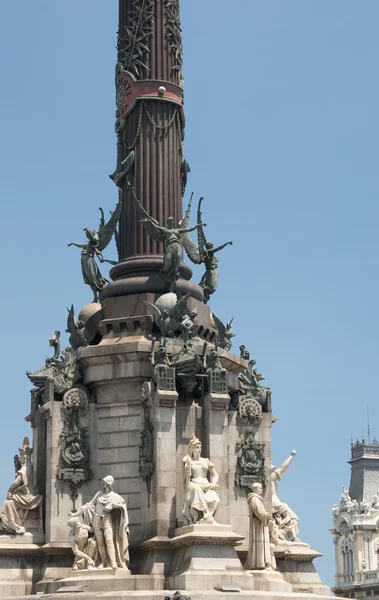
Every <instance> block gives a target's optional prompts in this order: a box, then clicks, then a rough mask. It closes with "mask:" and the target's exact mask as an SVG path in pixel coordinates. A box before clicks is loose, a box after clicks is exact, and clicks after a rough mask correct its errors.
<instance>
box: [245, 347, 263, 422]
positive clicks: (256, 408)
mask: <svg viewBox="0 0 379 600" xmlns="http://www.w3.org/2000/svg"><path fill="white" fill-rule="evenodd" d="M244 351H245V352H246V353H247V350H246V349H245V347H244ZM246 356H247V354H246ZM255 364H256V361H255V360H250V361H249V364H248V366H247V369H245V371H244V372H243V373H241V375H240V376H239V385H240V390H241V397H240V400H239V405H238V415H239V417H240V418H241V419H242V421H244V422H250V423H251V424H254V425H258V426H259V425H260V423H261V421H262V414H261V413H262V409H264V410H265V411H266V412H270V411H271V388H270V387H268V386H267V387H266V386H263V385H261V384H260V381H262V380H264V377H263V375H262V374H261V373H260V372H259V371H258V370H257V369H255V368H254V366H255Z"/></svg>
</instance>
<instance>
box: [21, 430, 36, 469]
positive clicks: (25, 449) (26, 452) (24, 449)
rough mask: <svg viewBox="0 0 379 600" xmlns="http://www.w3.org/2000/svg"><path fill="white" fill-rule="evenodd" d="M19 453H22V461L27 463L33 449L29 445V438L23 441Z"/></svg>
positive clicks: (23, 463)
mask: <svg viewBox="0 0 379 600" xmlns="http://www.w3.org/2000/svg"><path fill="white" fill-rule="evenodd" d="M18 451H19V453H20V462H21V464H22V465H25V464H26V462H27V461H28V460H29V461H30V459H31V456H32V453H33V450H32V449H31V448H30V446H29V438H28V437H25V438H24V441H23V442H22V446H21V448H19V449H18Z"/></svg>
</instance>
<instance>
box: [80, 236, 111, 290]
mask: <svg viewBox="0 0 379 600" xmlns="http://www.w3.org/2000/svg"><path fill="white" fill-rule="evenodd" d="M94 252H95V249H94V248H93V247H92V246H91V244H90V243H88V244H84V245H83V248H82V254H81V265H82V275H83V280H84V283H86V284H87V285H89V286H90V287H91V289H93V288H94V289H96V290H97V291H100V290H101V289H103V287H104V285H105V284H106V283H107V280H106V279H105V277H103V276H102V274H101V273H100V269H99V267H98V266H97V263H96V261H95V258H94Z"/></svg>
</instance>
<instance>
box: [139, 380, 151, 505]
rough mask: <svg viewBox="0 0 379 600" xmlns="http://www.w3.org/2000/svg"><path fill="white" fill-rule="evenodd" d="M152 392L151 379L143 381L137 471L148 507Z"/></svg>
mask: <svg viewBox="0 0 379 600" xmlns="http://www.w3.org/2000/svg"><path fill="white" fill-rule="evenodd" d="M152 393H153V384H152V383H151V381H145V382H144V383H143V384H142V388H141V403H142V410H143V422H142V431H141V444H140V447H139V472H140V475H141V477H142V479H143V481H144V482H145V484H146V489H147V505H148V507H150V494H151V480H152V477H153V475H154V473H155V461H154V439H153V432H154V425H153V422H152V420H151V416H150V406H151V399H152Z"/></svg>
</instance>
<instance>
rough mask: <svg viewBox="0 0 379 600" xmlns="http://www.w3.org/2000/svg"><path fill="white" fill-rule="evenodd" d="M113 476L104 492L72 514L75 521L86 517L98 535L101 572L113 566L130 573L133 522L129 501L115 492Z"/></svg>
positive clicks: (103, 485) (103, 482)
mask: <svg viewBox="0 0 379 600" xmlns="http://www.w3.org/2000/svg"><path fill="white" fill-rule="evenodd" d="M113 483H114V479H113V477H112V475H108V476H107V477H104V479H103V480H102V491H101V492H98V493H97V494H96V495H95V497H94V498H93V499H92V500H91V502H87V504H84V505H83V506H82V507H81V508H79V510H77V511H76V512H74V513H71V516H72V517H80V516H81V517H82V518H83V521H84V525H88V526H89V527H92V528H93V530H94V532H95V539H96V542H97V547H98V551H99V554H100V559H101V564H100V566H99V568H103V567H108V566H110V567H111V568H112V569H117V567H120V568H122V569H127V567H128V564H129V519H128V511H127V509H126V504H125V500H124V499H123V498H122V497H121V496H119V494H116V492H114V491H113V489H112V488H113Z"/></svg>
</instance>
